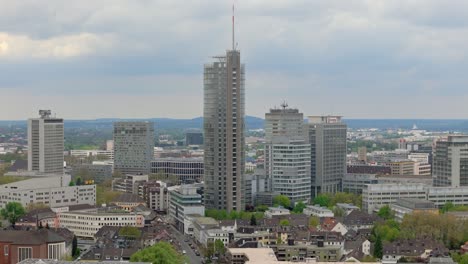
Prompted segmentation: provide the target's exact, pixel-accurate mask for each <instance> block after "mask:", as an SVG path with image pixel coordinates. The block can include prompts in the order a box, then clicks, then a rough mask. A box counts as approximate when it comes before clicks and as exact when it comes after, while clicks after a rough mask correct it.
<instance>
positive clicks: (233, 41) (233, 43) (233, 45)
mask: <svg viewBox="0 0 468 264" xmlns="http://www.w3.org/2000/svg"><path fill="white" fill-rule="evenodd" d="M232 50H236V46H235V36H234V3H232Z"/></svg>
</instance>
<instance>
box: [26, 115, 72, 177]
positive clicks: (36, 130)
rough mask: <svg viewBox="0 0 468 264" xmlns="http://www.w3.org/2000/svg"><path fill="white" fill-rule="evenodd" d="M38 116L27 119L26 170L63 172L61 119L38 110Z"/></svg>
mask: <svg viewBox="0 0 468 264" xmlns="http://www.w3.org/2000/svg"><path fill="white" fill-rule="evenodd" d="M39 115H40V117H39V118H30V119H29V120H28V171H33V172H38V173H52V174H63V151H64V132H63V119H62V118H55V117H51V111H50V110H39Z"/></svg>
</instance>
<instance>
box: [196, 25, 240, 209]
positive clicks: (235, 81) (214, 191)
mask: <svg viewBox="0 0 468 264" xmlns="http://www.w3.org/2000/svg"><path fill="white" fill-rule="evenodd" d="M233 21H234V19H233ZM233 25H234V23H233ZM233 29H234V26H233ZM233 36H234V30H233ZM244 74H245V69H244V65H243V64H241V59H240V51H239V50H236V48H235V45H234V37H233V45H232V50H228V51H226V55H225V56H218V57H214V61H213V62H211V63H209V64H205V66H204V110H203V117H204V124H203V127H204V140H203V141H204V142H203V143H204V151H205V155H204V156H205V157H204V165H205V175H204V181H205V197H204V198H205V199H204V200H205V206H206V207H207V208H209V209H212V208H214V209H225V210H227V211H233V210H234V211H241V210H244V207H245V206H244V204H245V201H244V197H243V193H244V191H243V182H244V181H243V176H244V167H245V154H244V141H245V139H244V115H245V93H244V92H245V87H244Z"/></svg>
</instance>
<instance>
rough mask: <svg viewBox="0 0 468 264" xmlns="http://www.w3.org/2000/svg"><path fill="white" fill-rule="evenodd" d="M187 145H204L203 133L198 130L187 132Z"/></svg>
mask: <svg viewBox="0 0 468 264" xmlns="http://www.w3.org/2000/svg"><path fill="white" fill-rule="evenodd" d="M185 145H186V146H190V145H203V133H202V132H201V131H196V130H191V131H187V132H185Z"/></svg>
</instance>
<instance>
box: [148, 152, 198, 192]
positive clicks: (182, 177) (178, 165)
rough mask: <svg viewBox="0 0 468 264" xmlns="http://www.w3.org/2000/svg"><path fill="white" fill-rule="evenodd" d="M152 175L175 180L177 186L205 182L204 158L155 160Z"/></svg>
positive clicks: (152, 163) (152, 164)
mask: <svg viewBox="0 0 468 264" xmlns="http://www.w3.org/2000/svg"><path fill="white" fill-rule="evenodd" d="M151 173H155V174H161V175H163V176H165V177H166V178H171V179H175V184H177V185H180V184H190V183H194V182H201V181H202V180H203V174H204V170H203V158H201V157H197V158H155V159H154V160H153V161H151Z"/></svg>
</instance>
